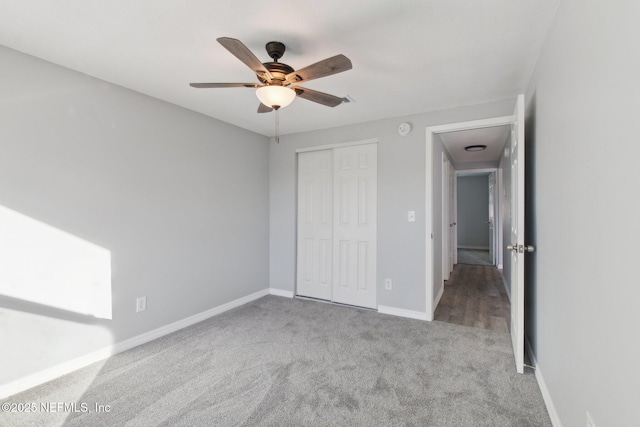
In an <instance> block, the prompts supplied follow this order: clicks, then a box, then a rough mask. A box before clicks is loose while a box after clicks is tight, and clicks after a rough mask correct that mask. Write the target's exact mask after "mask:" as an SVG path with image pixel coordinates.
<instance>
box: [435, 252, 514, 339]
mask: <svg viewBox="0 0 640 427" xmlns="http://www.w3.org/2000/svg"><path fill="white" fill-rule="evenodd" d="M510 313H511V305H510V303H509V298H508V296H507V293H506V291H505V289H504V284H503V282H502V275H501V273H500V271H499V270H498V269H496V268H495V267H492V266H483V265H469V264H456V265H455V267H454V269H453V273H451V278H450V279H449V280H448V281H446V282H445V286H444V293H443V295H442V298H441V299H440V303H439V304H438V307H437V309H436V312H435V320H439V321H442V322H447V323H455V324H457V325H464V326H472V327H476V328H482V329H489V330H492V331H496V332H504V333H509V328H510V323H509V322H510Z"/></svg>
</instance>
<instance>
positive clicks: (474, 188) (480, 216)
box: [457, 175, 489, 250]
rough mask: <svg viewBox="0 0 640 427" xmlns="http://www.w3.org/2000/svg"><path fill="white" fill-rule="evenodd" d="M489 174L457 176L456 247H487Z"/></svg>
mask: <svg viewBox="0 0 640 427" xmlns="http://www.w3.org/2000/svg"><path fill="white" fill-rule="evenodd" d="M487 221H489V176H488V175H484V176H459V177H458V221H457V222H458V247H461V248H474V249H487V250H488V249H489V224H487Z"/></svg>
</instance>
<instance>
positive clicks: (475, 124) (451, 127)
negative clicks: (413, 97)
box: [424, 116, 513, 320]
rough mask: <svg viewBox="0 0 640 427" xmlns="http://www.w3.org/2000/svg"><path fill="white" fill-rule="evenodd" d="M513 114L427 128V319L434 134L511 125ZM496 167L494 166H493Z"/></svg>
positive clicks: (431, 301)
mask: <svg viewBox="0 0 640 427" xmlns="http://www.w3.org/2000/svg"><path fill="white" fill-rule="evenodd" d="M511 123H513V116H502V117H493V118H490V119H481V120H471V121H467V122H457V123H449V124H445V125H438V126H429V127H427V128H426V131H427V135H426V150H425V153H426V154H425V192H426V193H427V194H426V197H425V215H424V217H425V231H426V232H425V241H426V249H427V250H426V258H425V287H426V313H427V319H428V320H433V314H434V311H435V307H436V306H435V304H434V302H435V301H434V298H433V288H434V286H435V285H434V283H433V254H434V242H433V200H432V199H433V136H434V135H435V134H438V133H447V132H455V131H459V130H468V129H480V128H487V127H493V126H502V125H510V124H511ZM492 169H494V168H492Z"/></svg>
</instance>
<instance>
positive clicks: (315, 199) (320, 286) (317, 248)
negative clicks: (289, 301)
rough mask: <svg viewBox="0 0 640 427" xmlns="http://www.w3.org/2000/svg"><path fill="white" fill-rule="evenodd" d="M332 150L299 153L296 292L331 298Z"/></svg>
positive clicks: (308, 295) (326, 298)
mask: <svg viewBox="0 0 640 427" xmlns="http://www.w3.org/2000/svg"><path fill="white" fill-rule="evenodd" d="M332 220H333V152H332V150H322V151H311V152H306V153H300V154H298V260H297V262H298V271H297V294H298V295H302V296H307V297H312V298H319V299H325V300H331V299H332V293H333V292H332V285H331V281H332V266H331V263H332V239H333V236H332V234H333V230H332Z"/></svg>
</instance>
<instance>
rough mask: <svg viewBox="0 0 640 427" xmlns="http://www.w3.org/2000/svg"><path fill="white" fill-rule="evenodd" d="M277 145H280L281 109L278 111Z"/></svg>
mask: <svg viewBox="0 0 640 427" xmlns="http://www.w3.org/2000/svg"><path fill="white" fill-rule="evenodd" d="M276 143H278V144H280V109H279V108H278V109H277V110H276Z"/></svg>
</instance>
